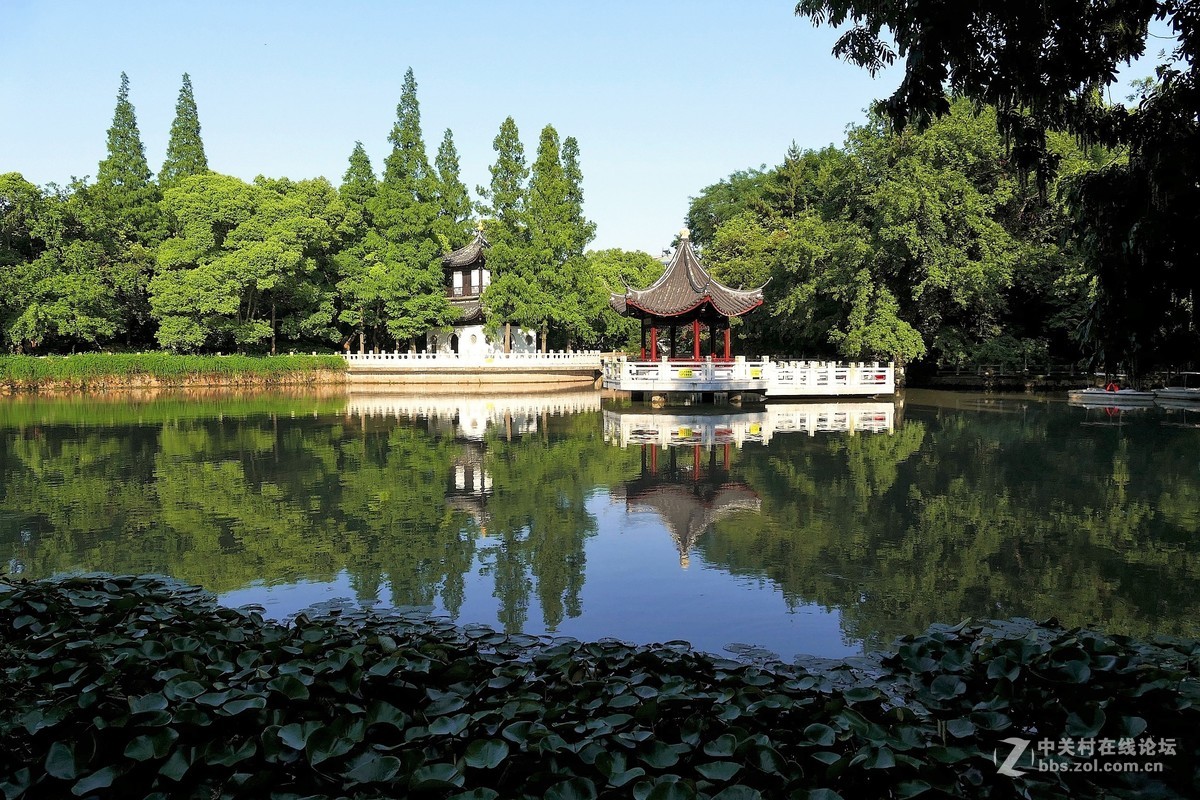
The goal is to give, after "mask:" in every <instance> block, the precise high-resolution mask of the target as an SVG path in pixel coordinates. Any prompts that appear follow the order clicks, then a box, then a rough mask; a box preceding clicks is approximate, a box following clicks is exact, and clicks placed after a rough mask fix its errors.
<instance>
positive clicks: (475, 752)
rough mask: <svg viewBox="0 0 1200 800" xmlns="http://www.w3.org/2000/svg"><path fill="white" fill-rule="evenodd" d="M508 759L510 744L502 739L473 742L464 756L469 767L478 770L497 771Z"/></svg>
mask: <svg viewBox="0 0 1200 800" xmlns="http://www.w3.org/2000/svg"><path fill="white" fill-rule="evenodd" d="M507 757H508V743H507V742H505V741H502V740H500V739H482V740H477V741H474V742H471V743H470V744H469V745H467V750H466V753H465V754H464V758H465V760H466V763H467V766H469V767H474V768H476V769H495V768H496V767H498V766H500V763H501V762H502V761H504V759H505V758H507Z"/></svg>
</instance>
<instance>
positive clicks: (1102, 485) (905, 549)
mask: <svg viewBox="0 0 1200 800" xmlns="http://www.w3.org/2000/svg"><path fill="white" fill-rule="evenodd" d="M1198 425H1200V411H1191V412H1189V411H1171V412H1166V411H1155V410H1152V411H1146V412H1137V413H1134V414H1122V415H1116V416H1110V415H1109V414H1108V413H1106V412H1104V411H1103V410H1085V409H1081V408H1073V407H1069V406H1068V405H1066V404H1065V403H1063V402H1060V401H1055V400H1052V399H1042V398H1033V397H999V396H976V395H965V394H950V393H939V392H919V391H910V392H908V393H907V394H906V395H905V396H904V397H903V398H901V399H900V400H898V401H897V402H896V403H891V402H887V403H855V404H842V405H786V406H769V407H767V408H766V409H762V408H760V409H758V410H756V411H748V412H746V413H729V414H713V413H709V414H696V415H690V416H689V415H672V414H664V413H660V412H653V411H650V410H649V409H646V408H644V407H634V406H632V405H625V406H621V407H618V406H614V405H609V404H607V403H605V404H604V405H603V406H602V404H601V401H600V399H599V398H598V396H597V395H595V394H592V393H583V394H561V395H551V396H526V397H520V396H518V397H507V398H506V397H474V398H471V397H462V398H443V399H432V398H428V397H393V396H384V395H359V394H352V395H350V396H349V397H346V396H336V395H335V396H316V395H307V396H305V395H300V396H295V395H294V396H284V395H264V394H253V395H251V394H246V395H216V396H209V397H207V398H204V397H200V398H197V397H195V396H190V397H184V396H162V395H160V396H158V397H156V398H152V399H139V398H138V397H136V396H122V397H117V398H113V399H107V400H105V399H79V398H75V399H69V400H54V399H28V398H25V399H16V400H8V401H0V569H3V570H6V571H8V572H10V573H18V574H20V575H22V576H24V577H31V578H40V577H44V576H49V575H55V574H62V573H66V572H72V571H94V570H99V571H111V572H121V573H128V572H139V573H143V572H155V573H164V574H168V575H172V576H175V577H177V578H180V579H182V580H184V581H188V582H191V583H197V584H201V585H203V586H205V587H207V588H208V589H210V590H211V591H213V592H216V593H217V594H218V595H219V596H220V597H221V599H222V601H223V602H226V603H228V604H232V605H243V604H247V603H256V604H261V605H263V606H265V607H266V608H267V609H268V611H269V613H271V614H272V615H274V616H277V617H284V616H286V615H288V614H290V613H293V612H295V611H297V610H299V609H301V608H304V607H306V606H308V605H311V604H314V603H326V602H330V601H335V600H338V599H341V598H345V599H347V600H350V601H352V602H359V603H379V604H382V605H389V604H396V605H416V606H424V607H429V608H432V609H434V610H436V611H437V612H439V613H444V614H448V615H450V616H452V617H454V618H455V619H457V620H459V621H460V622H485V623H489V624H491V625H493V626H496V627H500V628H503V629H506V630H509V631H525V632H528V633H545V632H551V631H552V632H557V633H561V634H565V635H571V636H576V637H580V638H598V637H604V636H613V637H618V638H622V639H626V640H630V641H635V642H652V641H666V640H671V639H686V640H689V641H691V642H692V643H693V644H695V645H696V646H698V647H700V648H702V649H705V650H709V651H714V652H717V651H721V650H722V648H723V647H725V646H726V645H727V644H730V643H746V644H751V645H756V646H760V647H764V648H766V649H769V650H771V651H774V652H776V653H779V654H780V655H782V656H784V657H785V658H786V657H790V656H792V655H794V654H796V653H810V654H816V655H822V656H840V655H846V654H849V653H854V652H859V651H861V650H863V648H864V647H866V648H873V647H877V646H880V645H883V644H886V643H887V642H889V641H890V640H891V639H892V638H893V637H894V636H896V635H899V634H902V633H909V632H916V631H919V630H921V629H923V628H924V627H926V626H927V625H928V624H929V623H931V622H935V621H942V622H957V621H959V620H961V619H963V618H965V617H968V616H974V617H1007V616H1032V617H1036V618H1044V617H1049V616H1057V617H1058V618H1059V619H1060V620H1062V621H1063V622H1066V623H1069V624H1080V625H1084V624H1087V625H1093V626H1099V627H1101V628H1103V629H1105V630H1108V631H1110V632H1115V633H1128V634H1135V635H1146V634H1150V633H1153V632H1161V633H1171V634H1184V635H1189V636H1197V635H1200V593H1197V592H1196V591H1195V588H1194V587H1195V585H1196V580H1197V578H1198V577H1200V534H1198V533H1197V531H1198V530H1200V427H1197V426H1198Z"/></svg>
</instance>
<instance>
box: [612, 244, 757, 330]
mask: <svg viewBox="0 0 1200 800" xmlns="http://www.w3.org/2000/svg"><path fill="white" fill-rule="evenodd" d="M764 286H765V284H764ZM762 290H763V287H762V286H760V287H758V288H757V289H734V288H731V287H729V286H726V285H725V284H723V283H721V282H720V281H718V280H717V279H716V278H714V277H713V276H711V275H709V274H708V272H707V271H706V270H705V269H704V267H703V266H701V264H700V259H699V258H697V257H696V251H695V250H693V249H692V242H691V239H690V238H688V231H687V229H686V228H685V229H684V230H683V231H681V232H680V240H679V247H677V248H676V249H675V255H674V256H673V257H672V258H671V262H670V263H669V264H668V265H667V269H666V271H665V272H664V273H663V274H662V277H661V278H659V279H658V280H657V281H655V282H654V283H653V284H652V285H650V286H649V287H647V288H645V289H631V288H629V287H628V286H626V287H625V292H624V294H620V293H617V292H614V293H612V294H611V295H610V297H609V300H608V302H609V305H611V306H612V307H613V309H615V310H616V311H617V313H619V314H624V315H625V316H629V317H682V316H687V317H699V316H701V314H702V313H703V312H707V311H708V309H711V310H712V311H713V312H715V313H716V314H717V315H720V316H724V317H738V316H741V315H742V314H745V313H748V312H750V311H753V310H754V309H756V308H758V307H759V306H760V305H762V303H763V291H762ZM704 315H705V316H707V314H704Z"/></svg>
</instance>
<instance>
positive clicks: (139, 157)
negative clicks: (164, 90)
mask: <svg viewBox="0 0 1200 800" xmlns="http://www.w3.org/2000/svg"><path fill="white" fill-rule="evenodd" d="M151 175H152V173H151V172H150V166H149V165H148V164H147V163H146V150H145V147H143V145H142V137H141V133H140V132H139V131H138V125H137V115H136V113H135V112H134V109H133V104H132V103H131V102H130V101H129V76H128V75H126V74H125V73H124V72H122V73H121V87H120V89H119V90H118V92H117V106H116V109H115V110H114V111H113V121H112V126H111V127H110V128H109V129H108V153H107V155H106V156H105V158H104V160H103V161H101V162H100V166H99V168H98V170H97V172H96V183H95V184H94V185H92V186H88V187H86V189H84V190H82V191H80V192H78V193H77V202H78V203H79V204H80V206H81V213H82V214H84V215H85V216H86V217H88V218H90V219H92V220H97V221H99V222H98V224H95V226H94V227H93V228H92V229H90V230H89V231H88V232H87V237H88V238H89V239H90V240H91V241H92V242H93V243H94V244H95V245H98V246H99V250H98V251H97V252H96V253H95V255H94V256H93V257H91V258H90V259H89V260H88V263H89V264H90V266H89V269H92V270H96V272H97V274H98V276H99V280H100V281H101V282H102V283H103V284H104V286H105V291H106V292H107V293H108V296H109V297H111V298H112V300H113V304H112V309H113V311H112V314H113V318H114V319H117V320H120V323H119V326H118V329H117V330H115V331H114V333H115V334H119V333H120V332H121V331H120V330H119V327H120V326H124V333H125V341H126V343H127V344H132V343H133V342H135V341H147V340H148V339H149V338H150V336H151V333H152V330H153V327H154V324H153V321H152V320H151V318H150V303H149V299H148V296H147V285H148V283H149V280H150V275H151V273H152V272H153V270H154V263H153V262H154V251H155V250H156V248H157V247H158V245H159V244H160V243H161V242H162V241H163V240H164V239H165V238H166V236H167V218H166V215H165V214H164V213H163V211H162V209H161V208H160V206H159V201H160V200H161V199H162V192H161V191H160V189H159V187H158V185H157V184H155V183H154V182H153V181H152V180H151Z"/></svg>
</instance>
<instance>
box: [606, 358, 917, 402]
mask: <svg viewBox="0 0 1200 800" xmlns="http://www.w3.org/2000/svg"><path fill="white" fill-rule="evenodd" d="M604 384H605V386H607V387H608V388H611V389H620V390H624V391H662V392H672V391H674V392H720V391H751V392H761V393H763V394H765V395H766V396H768V397H771V396H775V397H796V396H822V395H871V394H892V393H893V392H894V391H895V386H896V379H895V368H894V367H893V365H891V364H878V363H876V364H862V363H854V364H841V363H837V362H829V361H772V360H771V359H769V358H763V359H761V360H753V361H748V360H746V359H745V358H742V357H738V358H736V359H734V360H733V361H722V360H714V359H711V358H709V359H705V360H703V361H670V360H667V359H663V360H661V361H627V360H625V359H624V358H618V359H614V360H606V361H605V362H604Z"/></svg>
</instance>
